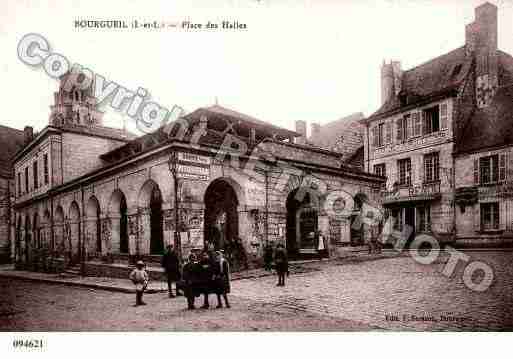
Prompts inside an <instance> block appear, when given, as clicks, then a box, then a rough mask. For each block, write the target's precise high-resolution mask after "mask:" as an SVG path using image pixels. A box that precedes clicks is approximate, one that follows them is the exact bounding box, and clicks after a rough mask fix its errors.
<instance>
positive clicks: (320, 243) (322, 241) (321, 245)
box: [317, 231, 327, 259]
mask: <svg viewBox="0 0 513 359" xmlns="http://www.w3.org/2000/svg"><path fill="white" fill-rule="evenodd" d="M317 253H318V254H319V258H321V259H322V257H326V254H327V253H326V238H325V237H324V234H322V232H321V231H317Z"/></svg>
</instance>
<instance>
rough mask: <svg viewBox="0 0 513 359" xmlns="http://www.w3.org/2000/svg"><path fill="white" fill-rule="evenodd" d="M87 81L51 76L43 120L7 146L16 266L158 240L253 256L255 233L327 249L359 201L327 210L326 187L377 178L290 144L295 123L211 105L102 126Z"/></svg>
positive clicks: (112, 258) (336, 242)
mask: <svg viewBox="0 0 513 359" xmlns="http://www.w3.org/2000/svg"><path fill="white" fill-rule="evenodd" d="M88 91H89V90H80V89H77V88H73V89H72V90H71V91H70V92H67V91H66V90H65V89H64V87H63V82H62V81H61V85H60V88H59V91H58V92H56V93H55V96H54V97H55V104H54V105H53V106H52V107H51V108H52V110H51V115H50V120H49V121H50V122H49V125H48V126H47V127H45V128H44V129H43V130H42V131H40V133H39V134H38V135H37V136H35V137H34V138H33V139H32V141H30V143H28V144H27V145H26V146H25V147H24V148H23V149H22V150H21V151H19V152H18V154H17V155H16V158H15V161H14V173H15V179H16V186H15V187H16V188H15V193H16V201H15V206H14V212H15V218H16V222H15V228H14V232H15V233H14V237H15V241H14V242H13V243H14V244H13V248H12V253H13V254H14V257H15V258H14V259H15V261H16V263H18V264H20V265H21V264H29V265H32V266H33V267H34V266H35V267H37V266H40V265H48V262H49V261H52V263H55V262H57V263H61V264H62V265H73V264H76V263H79V262H80V263H83V262H87V263H102V262H110V263H111V262H121V263H127V262H128V261H132V260H134V259H135V258H141V257H142V258H144V259H146V260H149V261H152V260H153V261H156V260H158V258H159V256H160V255H161V254H162V253H163V250H164V248H165V246H166V244H168V243H175V244H179V245H180V247H179V248H180V249H181V251H182V255H186V254H187V253H189V252H190V251H191V250H194V249H201V248H204V247H207V246H212V248H225V249H229V248H231V247H233V245H234V243H239V245H241V246H242V248H243V249H244V252H245V254H246V255H247V257H248V259H249V260H250V262H255V261H258V259H259V258H261V256H262V250H263V246H264V244H265V242H266V241H267V240H269V241H272V242H274V243H276V242H278V241H282V242H283V243H284V244H286V247H287V249H288V251H289V254H290V255H291V256H292V257H301V256H308V255H312V254H314V255H315V254H316V253H317V252H316V251H317V249H318V248H319V235H318V234H319V233H322V235H323V237H324V238H325V243H323V246H325V247H326V248H327V249H328V251H327V252H328V255H331V256H335V255H337V253H339V252H340V251H343V250H344V248H345V247H346V246H348V245H349V243H350V228H349V227H350V216H351V215H352V214H353V210H355V211H357V210H358V208H356V207H357V206H359V205H361V203H359V202H356V204H353V203H349V202H348V203H347V205H351V206H354V207H355V208H352V207H351V208H346V210H345V211H344V210H342V211H340V210H338V211H332V210H330V209H329V208H327V206H326V203H327V202H326V199H327V198H328V197H329V194H330V193H334V192H335V193H336V192H337V191H340V190H344V191H346V192H349V193H351V194H352V195H354V196H357V197H358V198H360V199H368V200H369V201H371V200H373V199H376V197H377V196H378V195H379V191H380V187H381V186H382V184H383V181H384V179H383V178H382V177H379V176H375V175H373V174H368V173H365V172H363V171H361V170H359V169H358V168H355V167H354V166H351V165H350V164H349V163H344V162H343V161H342V160H341V158H342V156H341V154H340V153H337V152H332V151H328V150H324V149H321V148H318V147H313V146H309V145H302V144H299V143H301V142H303V143H304V141H301V140H299V139H298V137H300V134H299V133H297V132H295V131H290V130H287V129H283V128H279V127H277V126H274V125H272V124H270V123H267V122H264V121H260V120H258V119H255V118H253V117H250V116H247V115H244V114H241V113H238V112H235V111H232V110H229V109H226V108H223V107H221V106H218V105H214V106H211V107H205V108H200V109H197V110H196V111H194V112H192V113H189V114H188V115H186V116H184V117H183V118H182V119H181V120H179V121H177V122H175V123H173V124H172V125H168V126H163V127H161V128H160V129H158V130H157V131H155V132H154V133H151V134H147V135H144V136H140V137H137V138H136V137H134V136H131V135H130V134H128V133H126V132H125V131H123V130H119V129H113V128H108V127H105V126H103V121H102V115H103V114H102V113H101V112H99V111H97V109H96V103H95V100H94V99H93V98H92V97H91V94H90V93H89V92H88ZM296 142H299V143H296ZM347 157H350V156H347ZM175 177H176V182H175V180H174V178H175ZM332 197H333V196H332ZM332 199H333V198H332ZM345 204H346V202H344V201H343V200H342V201H340V200H339V201H338V202H337V206H338V207H339V209H340V208H344V206H345Z"/></svg>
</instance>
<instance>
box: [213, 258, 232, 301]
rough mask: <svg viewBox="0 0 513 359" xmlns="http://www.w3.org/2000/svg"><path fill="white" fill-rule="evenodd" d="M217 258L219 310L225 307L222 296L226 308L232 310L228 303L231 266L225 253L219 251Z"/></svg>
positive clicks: (215, 288)
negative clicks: (222, 299)
mask: <svg viewBox="0 0 513 359" xmlns="http://www.w3.org/2000/svg"><path fill="white" fill-rule="evenodd" d="M216 254H217V258H216V263H215V267H214V270H213V273H214V290H215V292H216V294H217V308H222V307H223V302H222V301H221V296H223V298H224V304H225V306H226V308H230V302H228V293H230V265H229V264H228V261H227V260H226V258H224V254H223V251H217V252H216Z"/></svg>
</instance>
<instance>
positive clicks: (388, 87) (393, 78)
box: [381, 61, 403, 105]
mask: <svg viewBox="0 0 513 359" xmlns="http://www.w3.org/2000/svg"><path fill="white" fill-rule="evenodd" d="M402 76H403V70H402V69H401V62H400V61H390V63H389V64H387V63H386V62H385V61H383V65H381V104H382V105H383V104H384V103H385V102H387V101H388V100H390V99H391V98H392V96H394V95H395V96H397V95H398V94H399V92H401V89H402Z"/></svg>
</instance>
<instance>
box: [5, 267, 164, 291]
mask: <svg viewBox="0 0 513 359" xmlns="http://www.w3.org/2000/svg"><path fill="white" fill-rule="evenodd" d="M0 277H3V278H14V279H21V280H25V281H32V282H42V283H48V284H61V285H66V286H70V287H71V286H74V287H82V288H90V289H98V290H105V291H109V292H118V293H132V294H133V293H135V289H130V288H125V287H113V286H109V285H103V284H95V283H82V282H74V281H66V280H60V279H49V278H34V277H25V276H22V275H17V274H12V273H6V272H0ZM166 291H167V289H148V290H147V291H146V292H145V293H146V294H154V293H162V292H166Z"/></svg>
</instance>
